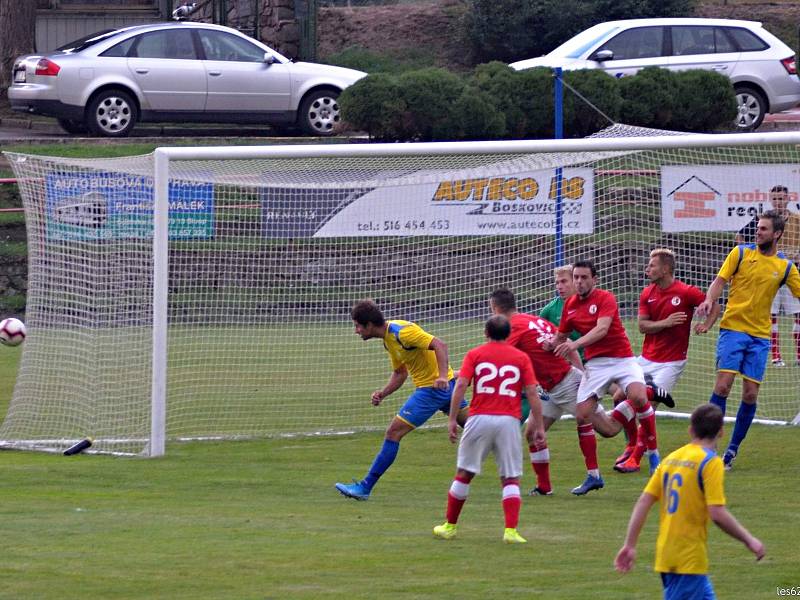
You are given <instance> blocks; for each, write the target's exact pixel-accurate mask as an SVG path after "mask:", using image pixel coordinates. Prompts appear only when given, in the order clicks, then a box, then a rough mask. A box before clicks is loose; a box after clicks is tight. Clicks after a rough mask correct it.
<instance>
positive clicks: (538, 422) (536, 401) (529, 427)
mask: <svg viewBox="0 0 800 600" xmlns="http://www.w3.org/2000/svg"><path fill="white" fill-rule="evenodd" d="M522 389H523V391H524V392H525V396H527V398H528V404H529V405H530V407H531V413H530V416H529V417H528V423H527V424H526V425H525V436H526V437H527V439H531V436H530V434H531V433H533V440H534V443H535V444H543V443H544V442H545V441H546V440H547V437H546V436H545V433H544V418H543V417H542V401H541V399H540V398H539V392H538V390H537V389H536V384H535V383H534V384H529V385H526V386H524V387H523V388H522Z"/></svg>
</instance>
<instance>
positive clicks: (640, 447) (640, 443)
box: [632, 425, 647, 463]
mask: <svg viewBox="0 0 800 600" xmlns="http://www.w3.org/2000/svg"><path fill="white" fill-rule="evenodd" d="M646 438H647V434H646V433H645V432H644V427H642V426H641V425H639V436H638V437H637V438H636V448H634V450H633V455H632V456H633V459H634V460H635V461H636V462H637V463H638V462H641V460H642V456H644V451H645V449H646V448H647V445H646V443H645V439H646Z"/></svg>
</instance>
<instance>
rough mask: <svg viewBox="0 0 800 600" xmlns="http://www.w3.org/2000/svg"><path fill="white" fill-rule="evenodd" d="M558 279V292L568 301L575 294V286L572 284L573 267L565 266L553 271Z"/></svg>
mask: <svg viewBox="0 0 800 600" xmlns="http://www.w3.org/2000/svg"><path fill="white" fill-rule="evenodd" d="M553 274H554V275H555V278H556V292H557V293H558V295H559V296H560V297H561V298H563V299H564V300H566V299H567V298H569V297H570V296H572V295H573V294H574V293H575V284H574V283H573V282H572V265H563V266H560V267H556V268H555V269H553Z"/></svg>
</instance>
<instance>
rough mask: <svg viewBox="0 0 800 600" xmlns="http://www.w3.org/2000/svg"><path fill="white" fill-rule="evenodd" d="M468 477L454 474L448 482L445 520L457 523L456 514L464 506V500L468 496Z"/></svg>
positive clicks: (459, 512)
mask: <svg viewBox="0 0 800 600" xmlns="http://www.w3.org/2000/svg"><path fill="white" fill-rule="evenodd" d="M469 481H470V480H469V479H466V478H464V477H459V476H456V478H455V479H453V483H451V484H450V491H449V492H447V515H446V518H447V522H448V523H452V524H453V525H455V524H456V523H458V516H459V515H460V514H461V509H462V508H463V507H464V502H466V501H467V496H469Z"/></svg>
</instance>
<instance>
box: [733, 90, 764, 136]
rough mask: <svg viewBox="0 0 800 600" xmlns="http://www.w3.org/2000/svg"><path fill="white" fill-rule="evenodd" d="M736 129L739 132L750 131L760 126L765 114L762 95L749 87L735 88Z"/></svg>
mask: <svg viewBox="0 0 800 600" xmlns="http://www.w3.org/2000/svg"><path fill="white" fill-rule="evenodd" d="M736 108H737V110H738V114H737V115H736V128H737V129H738V130H739V131H752V130H754V129H756V128H758V126H759V125H761V121H763V120H764V115H766V113H767V101H766V100H765V99H764V95H763V94H762V93H761V92H759V91H757V90H755V89H753V88H751V87H737V88H736Z"/></svg>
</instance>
